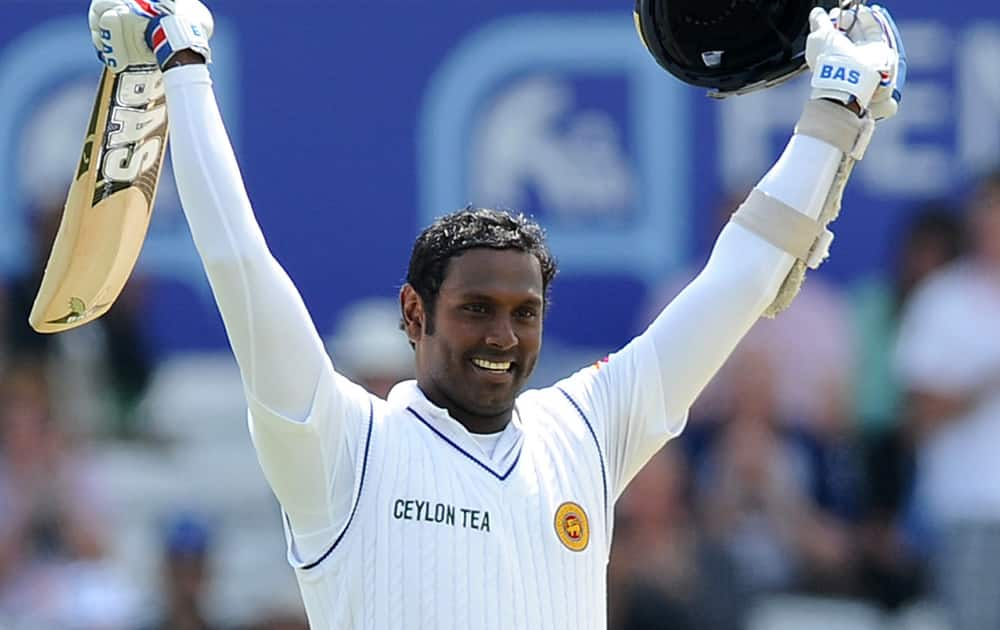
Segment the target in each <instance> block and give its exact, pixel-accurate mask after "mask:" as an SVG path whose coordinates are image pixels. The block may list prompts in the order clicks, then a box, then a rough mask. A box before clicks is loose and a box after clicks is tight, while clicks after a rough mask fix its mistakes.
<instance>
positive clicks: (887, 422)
mask: <svg viewBox="0 0 1000 630" xmlns="http://www.w3.org/2000/svg"><path fill="white" fill-rule="evenodd" d="M962 245H963V238H962V221H961V218H960V216H959V212H958V210H957V209H956V208H954V207H952V206H951V205H950V204H948V203H946V202H942V201H933V202H930V203H927V204H925V205H923V206H920V207H918V208H916V209H915V212H914V213H913V214H912V215H909V218H908V220H907V222H906V224H905V226H904V227H903V229H902V231H901V233H900V237H899V240H898V242H897V244H896V248H895V260H894V262H893V265H892V275H891V276H890V277H889V278H875V279H869V280H867V281H864V282H862V283H861V285H860V287H859V288H858V290H857V291H856V293H855V295H854V304H855V307H856V309H855V310H856V314H855V319H856V328H857V330H858V345H857V348H858V369H857V371H856V377H855V379H854V381H855V386H856V388H857V410H858V411H857V414H858V417H859V418H860V419H861V421H862V423H863V427H864V428H865V429H866V430H876V431H878V430H883V429H886V428H891V427H892V426H894V425H895V424H896V419H897V417H898V415H899V403H900V397H901V395H900V391H899V389H900V388H899V384H898V383H897V382H896V378H895V375H894V374H893V369H892V359H891V357H892V347H893V344H894V343H895V339H896V334H897V329H898V326H899V318H900V314H901V313H902V311H903V308H904V306H905V305H906V303H907V301H908V300H909V298H910V296H911V295H912V293H913V290H914V288H916V287H917V286H918V285H919V284H920V283H921V282H922V281H923V280H924V278H926V277H927V276H928V275H930V274H931V273H932V272H934V271H936V270H937V269H939V268H940V267H942V266H944V265H946V264H948V263H950V262H951V261H953V260H955V258H957V257H958V255H959V254H960V253H961V251H962Z"/></svg>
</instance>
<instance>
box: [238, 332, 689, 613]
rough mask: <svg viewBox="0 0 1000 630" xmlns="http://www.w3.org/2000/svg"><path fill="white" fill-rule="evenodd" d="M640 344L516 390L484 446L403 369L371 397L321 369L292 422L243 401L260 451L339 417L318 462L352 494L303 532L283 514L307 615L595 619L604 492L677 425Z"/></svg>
mask: <svg viewBox="0 0 1000 630" xmlns="http://www.w3.org/2000/svg"><path fill="white" fill-rule="evenodd" d="M644 344H648V342H645V341H638V342H635V343H633V344H632V345H630V346H629V347H628V348H627V349H626V350H624V351H623V352H622V353H619V354H618V355H615V356H613V357H612V358H611V359H610V360H609V361H606V362H600V363H598V364H596V365H594V366H591V367H588V368H587V369H584V370H582V371H581V372H578V373H577V374H575V375H573V376H571V377H570V378H567V379H565V380H563V381H561V382H560V383H558V384H557V385H556V386H554V387H550V388H546V389H541V390H531V391H527V392H525V393H523V394H522V395H521V396H519V397H518V399H517V403H516V412H515V414H514V418H513V420H512V422H511V423H510V424H509V425H508V426H507V428H506V429H505V430H504V432H503V433H502V435H501V436H500V439H499V441H498V442H497V444H496V448H495V450H494V453H493V456H492V457H490V456H488V455H487V454H486V453H485V452H484V451H483V449H482V447H481V446H480V444H479V442H478V441H477V439H476V437H475V436H473V435H472V434H470V433H469V432H468V431H466V429H465V428H464V427H463V426H462V425H461V424H459V423H458V422H457V421H455V420H453V419H452V418H451V417H450V416H449V415H448V413H447V411H445V410H443V409H440V408H438V407H436V406H435V405H433V404H432V403H431V402H429V401H428V400H427V399H426V398H425V397H424V395H423V393H422V392H421V391H420V389H419V388H418V387H417V385H416V383H415V382H414V381H407V382H404V383H400V384H399V385H397V386H396V387H395V388H394V389H393V390H392V392H391V393H390V395H389V398H388V400H387V401H383V400H380V399H378V398H375V397H372V396H370V395H368V394H367V393H365V392H363V391H362V390H360V388H357V387H355V386H353V385H351V384H350V383H348V382H347V381H346V380H344V379H343V378H341V377H339V376H337V375H332V377H330V378H325V379H323V380H322V382H321V385H320V387H319V389H318V391H317V397H316V401H315V406H314V409H313V411H312V413H311V415H310V417H309V419H308V421H307V422H305V423H301V422H291V421H289V420H286V419H284V418H281V417H280V416H277V415H275V414H273V413H271V412H269V411H267V410H266V409H264V408H262V407H261V406H259V405H258V406H252V413H251V429H252V433H253V436H254V442H255V444H256V445H257V447H258V449H259V450H260V452H261V453H262V454H264V457H265V458H266V454H267V453H287V452H288V451H289V450H295V449H297V448H301V449H302V450H303V452H305V451H306V450H307V449H316V448H317V444H316V443H315V442H314V441H315V440H317V439H318V440H320V442H322V441H323V440H324V437H326V436H329V435H331V433H330V432H328V431H326V430H325V428H324V425H327V424H331V423H333V424H339V423H341V422H343V423H344V426H346V427H348V428H347V430H346V431H343V432H338V431H334V432H333V433H332V434H333V435H335V436H339V438H338V439H343V440H344V441H345V443H346V446H338V445H336V444H320V445H318V446H319V448H320V449H321V450H322V451H326V452H330V453H335V452H341V453H345V457H344V460H347V461H350V462H351V464H350V466H343V467H338V466H337V465H336V464H334V465H333V467H332V469H330V470H328V471H327V476H328V478H329V479H330V480H331V485H332V490H331V494H332V495H343V494H344V490H345V489H346V490H347V492H348V493H349V495H350V501H349V502H344V501H342V500H337V499H336V498H334V499H333V500H331V501H329V502H328V503H327V505H326V506H324V507H325V509H327V510H329V511H330V512H331V514H330V522H331V523H337V524H338V525H339V527H336V528H332V529H327V530H325V531H321V532H303V535H302V536H300V535H299V534H298V533H297V532H296V531H295V527H294V525H293V523H292V521H291V519H286V533H287V536H288V541H289V561H290V562H291V563H292V565H293V566H294V567H295V571H296V575H297V577H298V581H299V585H300V588H301V591H302V596H303V600H304V602H305V605H306V609H307V611H308V615H309V619H310V623H311V625H312V627H313V628H329V629H334V628H336V629H348V628H356V629H362V628H365V629H376V628H377V629H385V628H392V629H406V628H414V629H417V628H421V629H423V628H434V629H440V630H447V629H455V630H458V629H463V630H464V629H466V628H480V629H484V630H488V629H491V628H496V629H501V628H504V629H508V628H545V629H559V628H566V629H574V630H587V629H594V630H598V629H601V628H604V627H605V624H606V616H607V614H606V586H605V575H606V564H607V560H608V553H609V548H610V541H611V525H612V511H613V508H612V506H613V502H614V500H615V499H616V498H617V496H618V494H619V492H620V490H621V489H622V488H623V487H624V485H625V484H626V483H627V481H628V479H630V478H631V477H632V476H633V475H634V474H635V472H636V471H638V469H639V468H640V467H641V466H642V464H644V463H645V462H646V460H647V459H648V458H649V457H650V456H651V455H652V453H654V452H655V451H656V450H658V449H659V448H660V447H661V446H662V445H663V444H664V442H666V440H667V439H669V438H670V437H672V436H674V435H676V434H677V433H679V432H680V430H681V428H682V426H683V416H682V417H680V418H675V419H674V420H673V421H671V422H668V421H666V418H667V413H666V410H665V408H664V406H663V403H662V401H663V397H662V394H661V392H660V388H659V387H658V386H657V380H658V379H656V378H652V377H650V376H647V377H646V378H643V376H642V375H643V374H647V375H653V374H658V369H657V367H656V365H655V361H656V359H655V356H653V355H652V354H651V349H649V348H645V347H644ZM649 361H653V362H654V363H653V364H652V365H650V364H649V363H648V362H649ZM643 381H645V382H643ZM334 414H341V417H339V418H336V417H334ZM345 414H346V415H347V416H349V417H347V418H344V417H343V415H345ZM300 440H301V441H302V442H303V443H302V444H301V445H296V442H297V441H300ZM309 441H313V443H312V444H310V443H308V442H309ZM265 442H267V443H265ZM335 459H337V458H330V460H329V461H334V460H335ZM341 461H343V460H341ZM286 462H287V460H286V459H285V458H282V459H281V460H280V461H274V462H268V461H266V459H262V464H263V465H264V467H265V470H268V471H269V477H271V476H272V474H278V475H285V476H287V475H295V474H297V473H296V471H295V470H294V466H292V467H289V466H287V464H286ZM275 468H281V469H282V471H281V472H277V473H272V472H270V471H272V470H273V469H275ZM302 474H311V473H310V472H309V471H308V469H307V470H303V471H302ZM278 486H279V487H289V488H293V487H295V485H294V484H293V483H291V480H290V479H289V480H286V481H281V480H279V483H278ZM337 486H340V490H339V492H338V490H337V489H336V487H337ZM345 486H346V488H345ZM302 487H304V488H307V489H308V488H311V487H312V484H311V483H309V482H308V481H306V482H305V483H303V484H302ZM282 498H283V499H285V498H287V499H288V500H289V501H291V502H293V503H297V502H298V499H296V498H294V497H282ZM338 511H339V512H340V513H337V512H338ZM324 534H325V535H324Z"/></svg>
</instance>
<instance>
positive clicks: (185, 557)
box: [147, 514, 218, 630]
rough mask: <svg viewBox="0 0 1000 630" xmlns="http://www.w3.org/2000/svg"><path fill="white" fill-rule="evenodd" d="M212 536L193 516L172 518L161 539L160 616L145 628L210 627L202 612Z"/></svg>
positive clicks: (186, 629)
mask: <svg viewBox="0 0 1000 630" xmlns="http://www.w3.org/2000/svg"><path fill="white" fill-rule="evenodd" d="M210 551H211V537H210V533H209V530H208V526H207V525H206V524H205V523H203V522H202V521H201V520H199V519H198V518H197V517H194V516H192V515H187V514H185V515H178V516H175V517H174V518H172V519H171V521H170V523H169V524H168V526H167V530H166V535H165V537H164V541H163V558H162V571H163V574H162V580H163V591H162V600H163V601H162V604H163V610H162V612H161V613H160V616H159V619H158V620H157V621H156V622H154V623H153V624H151V625H150V626H148V627H147V630H212V629H213V628H218V626H215V625H213V624H210V623H209V622H208V621H207V620H206V617H205V614H204V609H203V607H204V605H205V602H206V600H207V589H208V585H209V580H210V575H209V563H210V559H211V558H210Z"/></svg>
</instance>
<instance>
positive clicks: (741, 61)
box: [635, 0, 857, 98]
mask: <svg viewBox="0 0 1000 630" xmlns="http://www.w3.org/2000/svg"><path fill="white" fill-rule="evenodd" d="M846 4H857V2H846V1H842V0H636V3H635V26H636V29H638V31H639V37H640V38H642V41H643V43H644V44H645V45H646V48H647V49H649V52H650V53H652V55H653V57H654V58H655V59H656V61H657V62H658V63H659V64H660V65H661V66H663V67H664V68H665V69H666V70H667V71H668V72H670V74H672V75H674V76H675V77H677V78H679V79H680V80H682V81H684V82H685V83H689V84H691V85H696V86H699V87H704V88H708V89H709V96H714V97H718V98H722V97H725V96H730V95H734V94H744V93H746V92H752V91H754V90H758V89H762V88H765V87H770V86H772V85H777V84H778V83H781V82H783V81H786V80H788V79H790V78H791V77H793V76H795V75H797V74H799V73H800V72H802V71H803V70H804V69H805V68H806V55H805V50H806V38H807V37H808V36H809V12H810V11H812V9H813V8H814V7H823V8H824V9H827V10H830V9H833V8H835V7H839V6H841V5H846Z"/></svg>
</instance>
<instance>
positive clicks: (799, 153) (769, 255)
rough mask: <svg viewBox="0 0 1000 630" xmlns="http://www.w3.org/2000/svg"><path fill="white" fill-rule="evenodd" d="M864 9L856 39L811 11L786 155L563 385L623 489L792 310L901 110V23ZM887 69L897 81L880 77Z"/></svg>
mask: <svg viewBox="0 0 1000 630" xmlns="http://www.w3.org/2000/svg"><path fill="white" fill-rule="evenodd" d="M861 10H862V11H865V12H867V13H865V14H864V20H865V22H864V23H863V24H862V26H863V27H864V28H861V29H859V31H858V33H857V34H856V36H857V37H858V38H859V39H862V38H866V37H868V38H870V39H869V40H865V39H862V41H861V42H859V43H858V44H855V43H853V42H852V41H851V40H849V39H848V38H847V37H846V36H845V35H844V33H842V32H840V31H839V30H837V29H836V28H835V27H834V26H833V24H832V22H831V19H830V17H829V16H828V15H827V13H826V12H825V11H823V10H822V9H814V12H813V14H812V16H811V18H810V19H811V22H812V35H811V36H810V38H809V41H808V46H807V51H806V54H807V58H808V60H809V64H810V67H812V69H813V71H814V74H813V80H812V86H813V90H812V94H811V98H810V100H809V101H808V102H807V104H806V106H805V109H804V111H803V115H802V118H801V119H800V121H799V124H798V125H797V126H796V130H795V134H794V135H793V136H792V138H791V140H790V141H789V143H788V146H787V147H786V149H785V151H784V152H783V153H782V155H781V157H780V158H779V159H778V161H777V163H776V164H775V165H774V166H773V167H772V168H771V170H770V171H768V173H767V174H766V175H765V176H764V177H763V178H762V179H761V180H760V182H759V183H758V184H757V186H756V187H755V188H754V190H753V192H752V193H751V194H750V196H749V197H748V198H747V200H746V201H745V202H744V204H743V205H742V206H741V207H740V209H739V210H738V211H737V212H736V213H735V214H734V215H733V217H732V219H731V221H730V222H729V224H728V225H727V226H726V227H725V228H724V229H723V231H722V233H721V234H720V236H719V238H718V240H717V241H716V244H715V247H714V249H713V251H712V255H711V257H710V259H709V261H708V263H707V264H706V266H705V268H704V269H703V270H702V272H701V273H700V274H699V275H698V276H697V278H695V279H694V280H693V281H692V282H691V283H690V284H689V285H688V286H687V287H686V288H685V289H684V290H683V291H682V292H681V293H680V294H679V295H678V296H677V297H676V298H675V299H674V300H673V301H672V302H671V303H670V304H669V305H667V307H666V308H665V309H664V310H663V312H662V313H660V315H659V316H658V317H657V318H656V319H655V320H654V321H653V323H652V324H651V325H650V326H649V328H648V329H647V330H646V331H645V332H644V333H643V334H642V335H640V336H639V337H637V338H636V339H634V340H633V341H632V342H631V343H630V344H629V345H628V346H626V347H625V348H624V349H623V350H622V351H621V352H619V353H616V354H615V355H612V357H611V358H610V359H609V361H608V362H607V363H606V365H604V366H602V367H601V368H600V369H598V370H585V371H584V372H581V373H579V374H577V375H575V376H574V377H572V378H571V379H568V380H567V382H565V384H564V387H566V388H567V391H568V392H569V393H570V394H571V395H573V394H574V392H575V396H576V397H577V398H579V399H580V400H581V401H582V404H583V406H584V407H585V408H589V410H590V411H591V413H592V414H593V415H594V416H595V417H597V418H604V422H603V423H602V425H603V426H602V430H603V432H604V434H605V436H606V440H607V450H608V454H607V457H608V459H609V462H610V464H609V466H610V468H611V477H612V478H613V488H614V492H615V493H616V494H617V493H620V492H621V491H622V490H623V489H624V487H625V485H626V484H627V483H628V481H629V480H630V479H631V478H632V476H634V475H635V473H636V472H637V471H638V470H639V468H640V467H641V466H642V465H643V464H644V463H645V462H646V461H647V460H648V459H649V457H650V456H652V454H653V453H654V452H655V451H656V450H658V449H659V448H660V447H661V446H662V445H663V444H664V443H665V442H666V441H667V440H668V439H670V438H671V437H674V436H676V435H677V434H678V433H679V432H680V431H681V430H682V428H683V426H684V422H685V421H686V418H687V413H688V409H689V408H690V407H691V405H692V404H693V403H694V401H695V399H696V398H697V397H698V395H699V394H700V393H701V391H702V390H703V389H704V387H705V385H706V384H707V383H708V381H709V380H710V379H711V378H712V376H713V375H714V374H715V373H716V372H717V371H718V370H719V368H720V367H721V366H722V364H723V363H724V362H725V360H726V359H727V358H728V357H729V355H730V354H731V353H732V351H733V350H734V349H735V347H736V345H737V343H738V342H739V341H740V339H742V338H743V336H744V335H745V334H746V333H747V331H748V330H749V329H750V327H751V326H752V325H753V324H754V322H756V321H757V319H758V318H760V317H761V316H762V315H764V314H773V313H776V312H778V311H780V310H782V309H783V308H785V307H786V306H787V305H788V304H789V303H790V302H791V300H792V299H793V298H794V296H795V294H796V292H797V291H798V289H799V286H800V285H801V283H802V281H803V278H804V275H805V271H806V269H807V268H812V267H815V266H818V264H819V263H820V262H821V261H822V260H823V259H824V258H825V256H826V251H827V247H828V246H829V242H830V239H831V238H832V234H830V233H829V232H828V230H827V229H826V226H827V224H828V223H829V222H830V221H832V220H833V219H834V218H836V215H837V213H838V212H839V210H840V199H841V196H842V194H843V190H844V186H845V185H846V182H847V179H848V177H849V176H850V173H851V169H852V168H853V165H854V163H855V162H856V161H857V160H858V159H860V158H861V157H862V156H863V153H864V150H865V147H866V146H867V144H868V141H869V140H870V138H871V134H872V131H873V128H874V120H873V114H874V113H875V112H878V114H879V115H881V116H883V117H888V116H889V115H891V114H892V113H895V105H896V102H895V100H893V93H892V92H893V91H892V90H891V89H888V90H887V89H885V88H890V87H895V76H894V73H895V72H896V69H897V65H896V64H897V62H898V54H897V52H896V51H895V50H894V49H893V48H892V45H894V44H895V42H896V40H895V35H893V36H891V37H888V38H887V39H886V40H885V41H883V32H892V33H893V34H894V33H895V30H894V29H895V27H894V25H893V24H892V23H891V18H889V17H888V15H887V14H878V15H876V14H875V12H874V11H873V10H872V9H869V8H862V9H861ZM890 42H891V44H890ZM884 64H885V65H884ZM884 67H889V69H890V70H891V72H892V73H893V76H891V77H889V78H886V77H885V76H883V75H882V74H881V73H880V70H882V69H884ZM826 68H830V70H826ZM899 83H900V87H901V84H902V77H901V76H900V77H899ZM880 90H881V92H880ZM895 96H896V97H897V98H898V91H897V92H895ZM887 101H891V105H890V104H889V103H888V102H887Z"/></svg>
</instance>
